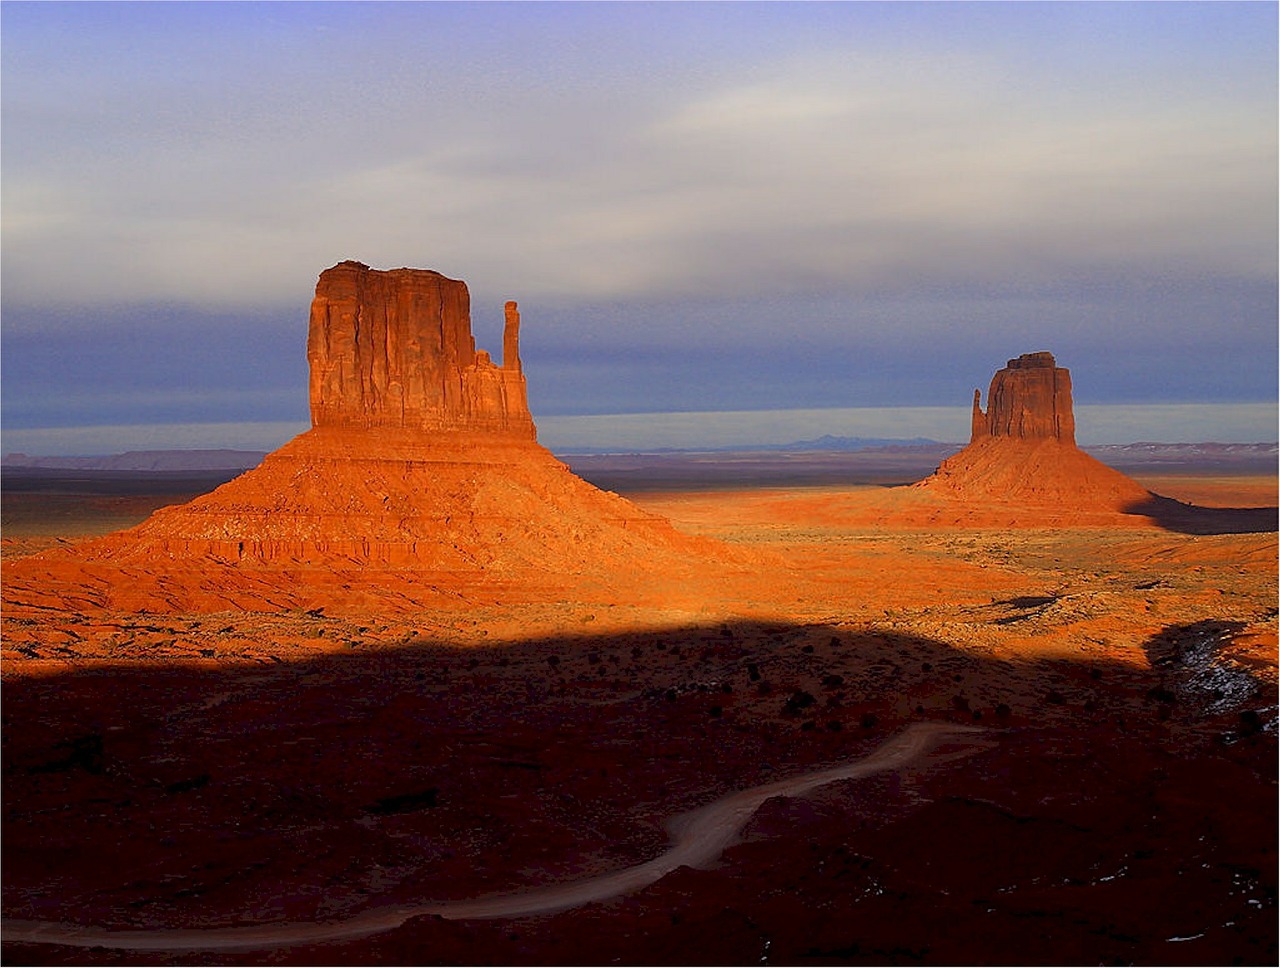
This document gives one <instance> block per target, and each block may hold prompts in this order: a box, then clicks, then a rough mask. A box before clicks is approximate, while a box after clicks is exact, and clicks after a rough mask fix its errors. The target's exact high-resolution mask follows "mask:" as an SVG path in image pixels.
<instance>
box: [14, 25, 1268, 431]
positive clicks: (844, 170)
mask: <svg viewBox="0 0 1280 968" xmlns="http://www.w3.org/2000/svg"><path fill="white" fill-rule="evenodd" d="M1276 35H1277V7H1276V5H1275V4H1272V3H1240V4H1236V3H1216V2H1215V3H1203V4H1201V3H1171V4H1164V3H1119V4H1107V3H1055V4H1048V3H1043V4H1041V3H1025V4H1014V3H993V4H966V3H941V4H930V3H888V4H877V3H834V4H827V3H781V4H768V3H748V4H734V3H694V4H679V3H660V4H656V3H655V4H648V3H637V4H613V3H609V4H592V3H572V4H555V3H515V4H504V3H477V4H450V3H422V4H418V3H391V4H379V3H356V4H345V3H322V4H310V3H248V4H237V3H213V4H199V3H144V4H122V3H73V4H58V3H20V2H13V0H6V2H4V3H3V5H0V44H2V47H3V49H2V55H3V56H2V60H0V71H2V77H0V81H2V84H0V98H2V104H0V108H2V119H3V120H2V122H0V139H2V145H0V148H2V150H3V155H2V162H3V180H2V182H0V186H2V189H3V253H2V254H3V261H2V263H0V266H2V270H3V280H2V281H3V290H2V298H3V307H2V308H3V346H2V349H3V355H2V363H3V420H4V429H5V431H6V433H9V432H10V431H15V432H16V431H21V432H22V433H21V435H19V436H20V437H21V439H22V440H23V441H24V442H27V443H28V445H29V446H32V445H34V446H38V440H39V438H38V435H37V436H32V432H34V431H36V430H40V429H43V428H63V429H64V430H65V429H66V428H76V427H84V426H97V425H111V426H117V427H119V426H129V425H136V426H145V425H151V424H167V425H174V424H182V425H190V424H202V423H211V424H213V423H217V424H227V423H232V424H234V423H241V422H263V423H264V424H266V423H277V424H279V423H282V422H283V423H288V422H291V421H300V420H305V418H306V413H307V405H306V360H305V356H304V347H305V336H306V319H307V307H308V304H309V302H310V299H311V296H312V294H313V290H314V285H315V279H316V276H317V275H318V274H319V273H320V271H321V270H323V269H324V268H326V267H328V266H330V265H333V264H334V263H336V262H339V261H341V260H343V259H349V258H350V259H358V260H360V261H363V262H366V263H368V264H370V265H373V266H375V267H380V268H391V267H396V266H403V265H409V266H418V267H424V268H434V269H437V270H439V271H441V272H444V273H445V274H446V275H449V276H453V277H455V278H461V279H464V280H466V281H467V283H468V284H469V286H470V289H471V294H472V309H473V328H474V329H475V331H476V334H477V338H478V342H479V344H480V345H481V346H485V347H488V348H489V349H491V350H499V349H500V345H501V325H502V312H501V304H502V302H503V301H504V300H506V299H510V298H515V299H518V300H519V301H520V304H521V310H522V316H523V319H524V328H523V340H522V346H523V350H524V354H523V355H524V358H525V366H526V371H527V373H528V376H529V379H530V400H531V403H532V406H533V408H534V411H535V416H536V417H555V416H565V415H585V414H611V413H627V412H653V411H743V410H769V409H796V410H812V409H818V408H856V407H954V406H960V407H963V406H965V405H966V404H967V402H968V399H969V396H970V394H971V392H972V388H973V387H975V386H982V387H984V388H985V386H986V383H987V381H988V380H989V379H990V376H991V373H992V372H993V371H994V370H995V369H996V368H998V367H999V366H1000V365H1002V364H1003V362H1004V360H1005V359H1007V358H1008V357H1011V356H1016V355H1018V354H1019V353H1024V352H1030V351H1033V350H1040V349H1049V350H1052V351H1053V352H1054V353H1055V354H1056V355H1057V357H1058V361H1059V363H1060V364H1061V365H1064V366H1068V367H1070V368H1071V370H1072V374H1073V378H1074V383H1075V388H1076V399H1077V403H1079V404H1097V405H1105V404H1134V405H1136V404H1142V405H1148V404H1159V403H1178V404H1183V403H1198V402H1204V403H1208V402H1213V403H1217V404H1239V403H1258V402H1265V403H1270V404H1274V403H1275V401H1276V397H1277V224H1276V223H1277V204H1278V201H1277V80H1276V79H1277V45H1276ZM1231 411H1232V408H1231V407H1219V408H1218V410H1217V411H1216V412H1221V413H1224V414H1226V413H1229V412H1231ZM1162 412H1167V413H1169V414H1172V413H1177V412H1184V411H1174V410H1170V411H1162ZM1251 412H1255V413H1256V408H1255V410H1254V411H1251ZM1084 429H1085V428H1083V427H1082V431H1083V430H1084ZM823 432H828V431H827V429H826V428H824V427H815V432H814V433H813V434H807V435H802V436H818V435H820V434H821V433H823ZM1233 432H1234V433H1236V434H1237V435H1238V433H1239V432H1240V431H1239V430H1238V428H1237V429H1236V430H1235V431H1230V430H1228V429H1224V430H1223V431H1222V433H1223V435H1224V436H1229V435H1230V434H1231V433H1233ZM1183 433H1190V430H1186V429H1184V427H1183V426H1182V425H1180V424H1178V423H1177V422H1176V421H1172V420H1170V422H1169V426H1168V428H1167V433H1164V434H1163V435H1162V436H1163V437H1164V439H1169V440H1178V439H1182V437H1181V436H1180V435H1181V434H1183ZM196 436H198V434H197V435H196ZM1274 436H1275V431H1274V425H1272V427H1271V435H1270V437H1269V439H1274ZM32 442H34V444H33V443H32ZM192 443H193V444H197V445H198V444H199V441H198V440H193V441H192ZM6 448H7V449H16V448H11V447H8V446H7V445H6ZM102 449H107V450H109V449H111V448H110V447H107V446H105V443H104V447H103V448H102Z"/></svg>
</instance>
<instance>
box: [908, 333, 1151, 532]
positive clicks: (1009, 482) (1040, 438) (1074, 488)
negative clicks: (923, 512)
mask: <svg viewBox="0 0 1280 968" xmlns="http://www.w3.org/2000/svg"><path fill="white" fill-rule="evenodd" d="M981 403H982V395H981V391H978V390H975V391H974V395H973V421H972V433H971V437H970V441H969V446H967V447H966V448H965V449H964V450H962V451H960V453H958V454H956V455H955V456H954V457H950V458H948V459H947V460H945V461H943V462H942V464H941V466H939V468H938V469H937V471H936V472H934V474H933V475H932V476H931V477H928V478H926V479H925V480H923V481H921V482H920V483H919V484H917V485H916V487H919V488H924V489H926V490H929V491H933V492H937V493H942V494H948V495H952V496H955V497H959V498H963V499H966V500H972V501H983V502H995V503H1007V504H1018V505H1024V506H1046V507H1054V508H1059V509H1064V510H1070V509H1079V510H1107V511H1129V510H1132V509H1135V508H1137V507H1138V506H1139V505H1142V504H1143V503H1144V502H1147V501H1149V500H1150V499H1151V497H1152V495H1151V493H1150V492H1149V491H1147V490H1146V489H1145V488H1144V487H1142V485H1140V484H1139V483H1138V482H1137V481H1135V480H1133V479H1132V478H1130V477H1127V476H1126V475H1124V474H1122V473H1120V472H1119V471H1117V470H1114V469H1112V468H1110V467H1108V466H1107V465H1106V464H1103V463H1102V462H1101V461H1098V460H1096V459H1094V458H1093V457H1090V456H1089V455H1088V454H1086V453H1085V452H1084V451H1082V450H1080V448H1078V447H1077V446H1076V442H1075V414H1074V412H1073V409H1072V402H1071V374H1070V372H1069V371H1068V370H1066V369H1065V368H1063V367H1060V366H1058V365H1057V363H1056V361H1055V360H1054V358H1053V354H1052V353H1046V352H1039V353H1025V354H1023V355H1022V356H1019V357H1017V358H1016V359H1012V360H1009V362H1008V363H1007V364H1006V365H1005V367H1004V368H1003V369H1001V370H998V371H996V374H995V376H994V377H992V379H991V386H990V388H989V389H988V391H987V409H986V411H985V412H984V411H983V409H982V406H981Z"/></svg>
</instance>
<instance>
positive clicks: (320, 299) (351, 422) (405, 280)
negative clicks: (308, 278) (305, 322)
mask: <svg viewBox="0 0 1280 968" xmlns="http://www.w3.org/2000/svg"><path fill="white" fill-rule="evenodd" d="M519 329H520V314H519V312H518V311H517V310H516V304H515V303H514V302H510V303H507V314H506V331H505V333H504V337H503V348H504V360H503V365H502V366H497V365H495V364H494V363H493V361H492V360H491V359H490V358H489V354H488V353H486V352H485V351H484V350H477V349H476V345H475V339H474V337H473V336H472V335H471V296H470V293H469V292H468V291H467V284H466V283H465V282H461V281H460V280H457V279H449V278H447V277H445V276H443V275H441V274H440V273H438V272H434V271H431V270H428V269H391V270H388V271H382V270H378V269H370V268H369V267H368V266H366V265H364V264H363V263H360V262H350V261H348V262H341V263H339V264H338V265H336V266H334V267H333V268H331V269H326V270H325V271H324V272H323V273H321V274H320V279H319V281H318V282H317V283H316V294H315V299H314V300H312V303H311V325H310V330H309V332H308V334H307V361H308V363H309V364H310V367H311V424H312V426H314V427H349V428H366V429H367V428H374V427H395V428H407V429H414V430H426V431H433V430H464V431H479V432H482V433H496V434H509V435H512V436H516V437H525V438H532V437H533V436H534V428H533V420H532V418H531V417H530V415H529V404H528V399H527V394H526V389H525V380H524V374H523V373H522V372H521V368H520V356H519Z"/></svg>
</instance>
